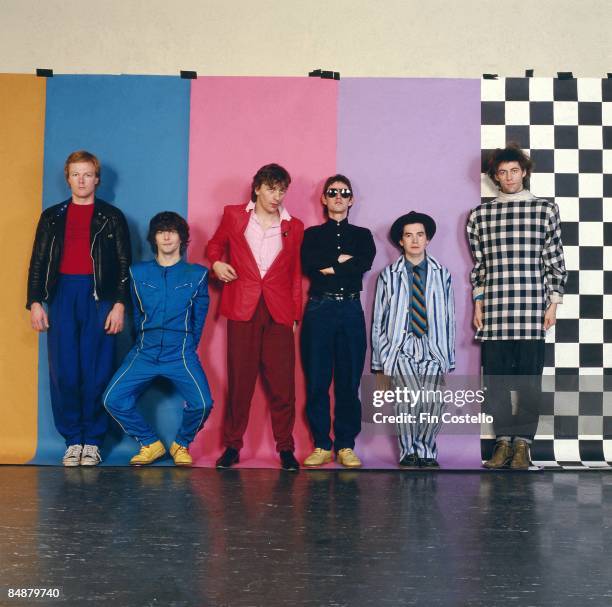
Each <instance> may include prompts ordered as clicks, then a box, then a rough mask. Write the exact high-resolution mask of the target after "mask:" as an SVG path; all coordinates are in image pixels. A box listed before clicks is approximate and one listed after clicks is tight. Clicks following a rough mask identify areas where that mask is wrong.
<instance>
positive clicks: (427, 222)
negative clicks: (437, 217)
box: [389, 211, 436, 246]
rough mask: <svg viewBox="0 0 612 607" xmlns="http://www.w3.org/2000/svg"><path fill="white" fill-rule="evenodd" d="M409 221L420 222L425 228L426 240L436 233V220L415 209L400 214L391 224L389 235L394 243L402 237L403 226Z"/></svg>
mask: <svg viewBox="0 0 612 607" xmlns="http://www.w3.org/2000/svg"><path fill="white" fill-rule="evenodd" d="M409 223H422V224H423V227H424V228H425V234H426V235H427V240H431V239H432V238H433V237H434V234H435V233H436V222H435V221H434V220H433V219H432V218H431V217H430V216H429V215H425V213H417V212H416V211H410V213H408V214H406V215H402V216H401V217H398V218H397V219H396V220H395V221H394V222H393V225H392V226H391V230H389V236H390V237H391V240H392V242H393V244H394V245H396V246H397V244H398V243H399V241H400V240H401V239H402V236H403V234H404V226H405V225H408V224H409Z"/></svg>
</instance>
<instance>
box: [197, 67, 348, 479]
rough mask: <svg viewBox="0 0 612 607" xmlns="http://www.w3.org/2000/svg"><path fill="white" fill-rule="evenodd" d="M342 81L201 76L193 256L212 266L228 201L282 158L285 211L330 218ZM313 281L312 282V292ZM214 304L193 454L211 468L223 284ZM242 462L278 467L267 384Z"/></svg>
mask: <svg viewBox="0 0 612 607" xmlns="http://www.w3.org/2000/svg"><path fill="white" fill-rule="evenodd" d="M337 94H338V86H337V82H335V81H329V80H321V79H318V78H248V77H235V78H232V77H204V78H198V80H195V81H193V84H192V88H191V118H190V121H191V122H190V144H189V211H188V217H189V223H190V226H191V228H192V244H191V246H190V249H189V259H190V261H192V262H198V263H204V264H205V265H207V266H208V263H207V261H206V260H205V259H204V247H205V246H206V243H207V242H208V239H209V238H210V237H211V236H212V234H213V232H214V230H215V229H216V227H217V225H218V224H219V221H220V219H221V214H222V210H223V207H224V206H225V205H227V204H238V203H244V204H246V203H247V202H248V200H249V194H250V185H251V179H252V177H253V175H254V174H255V172H256V171H257V169H259V168H260V167H261V166H263V165H264V164H268V163H270V162H277V163H279V164H281V165H283V166H284V167H285V168H286V169H287V170H288V171H289V173H290V174H291V177H292V183H291V187H290V188H289V191H288V193H287V197H286V199H285V201H286V207H287V209H288V210H289V212H290V213H291V214H292V215H295V216H296V217H299V218H300V219H301V220H302V221H303V222H304V224H305V225H306V227H308V226H310V225H313V224H316V223H320V222H321V221H322V220H323V216H322V212H321V204H320V202H319V196H320V191H321V187H322V183H323V180H324V179H325V178H326V177H327V176H329V175H332V174H333V173H334V172H335V168H336V132H337V119H336V116H337ZM306 289H307V284H306V281H305V282H304V295H306ZM210 295H211V306H210V310H209V315H208V319H207V321H206V327H205V329H204V335H203V339H202V342H201V347H200V356H201V358H202V362H203V365H204V369H205V371H206V374H207V376H208V379H209V382H210V385H211V390H212V394H213V398H214V401H215V405H214V408H213V412H212V413H211V416H210V417H209V419H208V421H207V422H206V426H205V429H204V431H203V432H201V433H200V434H199V435H198V437H197V439H196V441H195V442H194V444H193V446H192V448H191V452H192V454H193V455H194V459H195V460H196V462H197V464H198V465H203V466H208V465H212V464H214V460H215V459H216V457H217V456H218V455H219V453H220V451H221V448H222V446H221V425H222V420H223V414H224V409H225V402H226V395H227V381H226V376H227V375H226V321H225V319H224V318H222V317H220V316H219V312H218V308H219V305H218V304H219V299H220V287H219V285H218V283H217V282H216V280H214V279H211V287H210ZM296 355H297V356H296V358H297V360H298V364H297V368H296V386H297V402H296V426H295V431H294V436H295V439H296V457H298V459H302V458H303V457H305V456H306V455H307V453H308V452H309V450H310V448H311V442H310V436H309V432H308V430H307V426H306V421H305V416H304V404H305V398H304V380H303V374H302V369H301V365H300V363H299V349H298V335H297V334H296ZM241 460H242V461H243V462H244V464H240V465H244V466H246V467H258V466H270V465H272V466H277V465H278V459H277V456H276V452H275V445H274V439H273V436H272V430H271V426H270V415H269V410H268V406H267V402H266V399H265V396H264V394H263V392H262V389H261V386H259V385H258V387H257V389H256V392H255V396H254V399H253V406H252V408H251V416H250V422H249V427H248V429H247V432H246V435H245V442H244V448H243V450H242V452H241Z"/></svg>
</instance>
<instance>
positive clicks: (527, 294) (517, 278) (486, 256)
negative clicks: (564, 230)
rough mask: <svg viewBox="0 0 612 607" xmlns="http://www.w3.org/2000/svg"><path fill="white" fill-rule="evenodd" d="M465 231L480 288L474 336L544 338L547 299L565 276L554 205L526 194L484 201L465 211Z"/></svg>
mask: <svg viewBox="0 0 612 607" xmlns="http://www.w3.org/2000/svg"><path fill="white" fill-rule="evenodd" d="M467 232H468V238H469V242H470V247H471V249H472V256H473V257H474V260H475V265H474V269H473V270H472V272H471V275H470V278H471V281H472V286H473V287H474V291H475V293H476V292H477V291H478V292H482V291H484V292H483V295H484V301H483V310H484V328H483V329H482V330H480V331H478V332H477V334H476V339H543V338H544V336H545V333H544V326H543V325H544V311H545V310H546V305H547V302H546V300H547V299H548V300H550V298H551V297H552V296H553V295H555V294H556V296H557V297H560V296H561V295H562V294H563V289H564V286H565V281H566V273H565V264H564V260H563V249H562V247H561V240H560V236H561V229H560V221H559V212H558V209H557V205H556V204H555V203H554V202H550V201H548V200H544V199H541V198H535V199H534V198H531V197H526V199H525V200H520V201H513V202H507V201H501V200H494V201H493V202H490V201H485V202H483V203H482V204H481V205H480V206H479V207H478V208H476V209H474V210H473V211H472V212H471V213H470V217H469V220H468V225H467ZM544 286H546V291H547V293H546V294H545V289H544ZM476 294H477V293H476Z"/></svg>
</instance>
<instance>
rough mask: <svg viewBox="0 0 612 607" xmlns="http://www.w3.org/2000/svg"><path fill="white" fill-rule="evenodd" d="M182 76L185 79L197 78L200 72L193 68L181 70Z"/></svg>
mask: <svg viewBox="0 0 612 607" xmlns="http://www.w3.org/2000/svg"><path fill="white" fill-rule="evenodd" d="M181 78H183V79H184V80H197V78H198V72H195V71H193V70H181Z"/></svg>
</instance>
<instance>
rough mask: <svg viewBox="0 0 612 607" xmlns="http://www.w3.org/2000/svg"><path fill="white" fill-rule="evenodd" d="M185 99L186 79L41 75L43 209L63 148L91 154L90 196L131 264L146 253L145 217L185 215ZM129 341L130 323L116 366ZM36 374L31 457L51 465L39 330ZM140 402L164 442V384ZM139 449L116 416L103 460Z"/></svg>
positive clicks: (57, 447) (59, 172)
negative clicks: (126, 239)
mask: <svg viewBox="0 0 612 607" xmlns="http://www.w3.org/2000/svg"><path fill="white" fill-rule="evenodd" d="M189 96H190V84H189V82H188V81H185V80H181V79H180V78H175V77H163V76H161V77H160V76H55V77H54V78H50V79H49V80H47V108H46V123H45V157H44V178H43V206H44V208H47V207H49V206H51V205H53V204H55V203H57V202H60V201H62V200H65V199H67V198H68V197H69V195H70V191H69V189H68V187H67V185H66V182H65V180H64V171H63V169H64V161H65V159H66V157H67V156H68V154H69V153H70V152H72V151H74V150H78V149H86V150H88V151H91V152H92V153H94V154H96V155H97V156H98V158H99V159H100V162H101V164H102V179H101V184H100V186H99V187H98V191H97V196H98V197H100V198H102V199H104V200H106V201H108V202H111V203H112V204H115V205H116V206H118V207H119V208H120V209H121V210H122V211H123V212H124V213H125V216H126V219H127V221H128V224H129V227H130V233H131V237H132V251H133V258H134V261H139V260H142V259H150V258H151V257H152V253H151V251H150V248H149V246H148V244H147V242H146V240H145V236H146V232H147V227H148V222H149V219H150V218H151V217H152V216H153V215H154V214H155V213H157V212H159V211H164V210H169V211H176V212H177V213H180V214H181V215H183V216H184V217H187V169H188V152H189ZM130 320H131V319H130ZM132 340H133V335H132V323H131V322H129V323H128V326H127V328H126V330H124V332H123V334H122V335H120V336H119V338H118V339H117V344H116V345H117V348H116V350H117V352H116V358H117V365H118V364H119V362H120V360H121V359H122V358H123V356H124V355H125V353H126V352H127V350H129V348H130V347H131V345H132ZM38 373H39V391H38V448H37V451H36V456H35V457H34V459H33V460H32V461H31V462H30V463H32V464H58V463H59V462H60V460H61V456H62V454H63V451H64V449H65V446H64V442H63V439H62V437H61V436H60V435H59V434H58V433H57V431H56V430H55V426H54V424H53V418H52V413H51V402H50V396H49V371H48V363H47V344H46V337H45V336H44V335H43V336H42V337H41V340H40V362H39V371H38ZM139 403H140V407H141V408H142V410H143V412H144V413H145V415H146V416H147V417H148V419H149V421H150V422H151V423H152V424H153V426H154V427H155V428H156V429H157V430H158V432H159V434H160V437H161V438H162V440H163V441H164V442H167V443H168V442H171V441H172V439H173V438H174V434H175V432H176V429H177V428H178V426H179V423H180V416H181V413H182V405H183V403H182V401H181V399H180V398H179V397H178V395H177V394H175V393H174V391H173V390H172V388H171V386H169V385H167V384H164V383H162V382H159V383H157V382H156V383H154V384H153V385H152V386H151V388H149V389H148V390H147V391H146V392H145V393H144V394H143V396H142V397H141V399H140V401H139ZM137 450H138V444H137V443H136V442H135V441H133V440H132V439H130V438H127V437H126V436H124V435H123V433H122V432H121V430H120V429H119V427H118V426H117V425H116V424H115V423H114V422H113V425H112V430H111V432H110V433H109V436H108V437H107V440H106V443H105V445H104V447H103V449H102V457H103V459H104V463H105V464H110V465H123V464H126V463H127V462H128V459H129V457H130V456H131V455H132V454H133V453H134V452H136V451H137ZM162 463H167V462H162Z"/></svg>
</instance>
